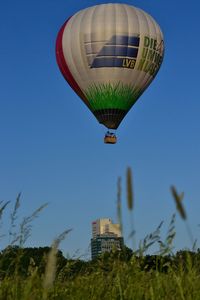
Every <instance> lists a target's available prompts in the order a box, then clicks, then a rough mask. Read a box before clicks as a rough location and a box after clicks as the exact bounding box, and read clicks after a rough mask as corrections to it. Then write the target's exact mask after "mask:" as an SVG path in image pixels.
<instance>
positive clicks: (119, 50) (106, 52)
mask: <svg viewBox="0 0 200 300" xmlns="http://www.w3.org/2000/svg"><path fill="white" fill-rule="evenodd" d="M137 54H138V49H137V48H130V47H117V46H104V47H103V48H102V49H101V51H100V52H99V53H98V55H97V57H98V56H126V57H133V58H135V57H137Z"/></svg>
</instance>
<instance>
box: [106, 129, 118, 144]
mask: <svg viewBox="0 0 200 300" xmlns="http://www.w3.org/2000/svg"><path fill="white" fill-rule="evenodd" d="M104 143H105V144H116V143H117V137H116V135H115V134H114V133H112V132H109V131H108V132H107V133H106V135H105V137H104Z"/></svg>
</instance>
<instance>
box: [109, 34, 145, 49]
mask: <svg viewBox="0 0 200 300" xmlns="http://www.w3.org/2000/svg"><path fill="white" fill-rule="evenodd" d="M139 43H140V38H139V37H138V36H125V35H114V36H113V37H112V38H111V39H110V41H109V42H108V43H107V45H126V46H135V47H138V46H139Z"/></svg>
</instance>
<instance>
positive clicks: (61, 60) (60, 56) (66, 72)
mask: <svg viewBox="0 0 200 300" xmlns="http://www.w3.org/2000/svg"><path fill="white" fill-rule="evenodd" d="M69 20H70V18H69V19H68V20H67V21H66V22H65V23H64V25H63V26H62V27H61V29H60V31H59V33H58V36H57V40H56V60H57V63H58V66H59V68H60V71H61V73H62V74H63V76H64V78H65V79H66V80H67V82H68V83H69V85H70V86H71V88H72V89H73V90H74V91H75V92H76V93H77V94H78V95H79V97H80V98H81V99H83V101H84V102H85V103H86V105H88V101H87V99H86V97H85V95H84V94H83V92H82V90H81V88H80V87H79V85H78V84H77V82H76V81H75V79H74V77H73V75H72V73H71V72H70V69H69V67H68V65H67V61H66V59H65V57H64V53H63V48H62V38H63V32H64V29H65V27H66V25H67V23H68V21H69Z"/></svg>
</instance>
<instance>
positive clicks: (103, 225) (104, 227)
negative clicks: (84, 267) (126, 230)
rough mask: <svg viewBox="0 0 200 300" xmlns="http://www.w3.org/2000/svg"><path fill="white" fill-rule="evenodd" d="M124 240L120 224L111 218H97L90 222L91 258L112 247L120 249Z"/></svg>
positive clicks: (108, 250) (110, 249)
mask: <svg viewBox="0 0 200 300" xmlns="http://www.w3.org/2000/svg"><path fill="white" fill-rule="evenodd" d="M123 245H124V240H123V237H122V234H121V230H120V225H119V224H114V223H112V220H111V219H98V220H96V221H94V222H92V239H91V254H92V259H94V258H96V257H97V256H98V255H100V254H102V253H105V252H110V251H112V250H113V249H116V250H121V249H122V247H123Z"/></svg>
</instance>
